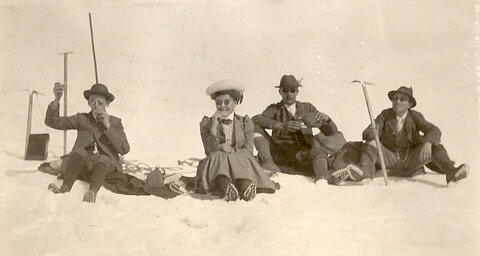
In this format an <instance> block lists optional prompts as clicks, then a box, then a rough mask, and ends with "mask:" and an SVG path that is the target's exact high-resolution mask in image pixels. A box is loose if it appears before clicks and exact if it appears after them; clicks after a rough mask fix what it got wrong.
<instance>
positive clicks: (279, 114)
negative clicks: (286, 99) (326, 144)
mask: <svg viewBox="0 0 480 256" xmlns="http://www.w3.org/2000/svg"><path fill="white" fill-rule="evenodd" d="M295 104H296V106H297V113H296V116H292V114H291V113H290V112H289V111H288V109H287V108H286V107H285V105H284V103H283V102H278V103H275V104H271V105H270V106H268V107H267V108H266V109H265V110H264V111H263V112H262V113H261V114H259V115H255V116H254V117H252V120H253V122H254V123H255V124H256V125H258V126H260V127H261V128H263V129H271V128H272V126H273V125H274V124H275V123H278V122H281V123H286V122H288V121H292V120H297V121H301V120H302V117H304V116H306V114H307V113H319V111H318V110H317V109H316V108H315V107H314V106H313V105H312V104H311V103H309V102H299V101H296V102H295ZM320 130H321V131H322V133H323V134H325V135H327V136H330V135H333V134H335V133H336V132H337V126H336V125H335V123H334V122H333V120H332V119H330V121H329V122H328V123H327V124H324V125H322V126H321V127H320ZM302 133H303V135H305V136H306V137H308V138H313V135H312V128H310V127H307V128H304V129H302ZM297 135H298V133H296V132H289V131H285V130H283V129H279V130H274V131H273V132H272V139H273V140H274V141H275V142H277V143H281V142H290V143H294V142H297V141H298V136H297Z"/></svg>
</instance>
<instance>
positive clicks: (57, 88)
mask: <svg viewBox="0 0 480 256" xmlns="http://www.w3.org/2000/svg"><path fill="white" fill-rule="evenodd" d="M63 88H65V86H64V85H63V84H60V83H59V82H56V83H55V85H54V86H53V95H55V100H54V102H55V103H57V104H58V103H59V101H60V99H61V98H62V95H63Z"/></svg>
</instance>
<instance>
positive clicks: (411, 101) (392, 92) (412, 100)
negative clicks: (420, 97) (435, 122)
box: [388, 90, 417, 108]
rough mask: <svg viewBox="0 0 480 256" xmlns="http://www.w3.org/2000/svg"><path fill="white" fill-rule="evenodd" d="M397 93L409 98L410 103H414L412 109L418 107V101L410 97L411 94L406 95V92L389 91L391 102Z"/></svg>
mask: <svg viewBox="0 0 480 256" xmlns="http://www.w3.org/2000/svg"><path fill="white" fill-rule="evenodd" d="M395 93H400V94H403V95H406V96H408V98H409V99H410V103H412V108H413V107H415V106H416V105H417V101H416V100H415V98H414V97H413V96H412V95H410V94H408V93H404V92H402V91H399V90H394V91H389V92H388V98H389V99H390V100H392V97H393V95H394V94H395Z"/></svg>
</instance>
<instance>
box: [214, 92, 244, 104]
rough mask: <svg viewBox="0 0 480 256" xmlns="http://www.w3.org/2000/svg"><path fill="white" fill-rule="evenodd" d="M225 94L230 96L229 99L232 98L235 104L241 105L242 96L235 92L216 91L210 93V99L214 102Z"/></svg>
mask: <svg viewBox="0 0 480 256" xmlns="http://www.w3.org/2000/svg"><path fill="white" fill-rule="evenodd" d="M225 94H228V95H230V97H232V98H233V100H234V101H235V102H236V103H237V104H240V103H242V101H243V95H242V94H240V92H238V91H237V90H221V91H217V92H214V93H212V95H211V96H210V97H211V98H212V100H215V99H216V98H217V97H218V96H220V95H225Z"/></svg>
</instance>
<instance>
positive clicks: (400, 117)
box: [397, 111, 408, 121]
mask: <svg viewBox="0 0 480 256" xmlns="http://www.w3.org/2000/svg"><path fill="white" fill-rule="evenodd" d="M407 114H408V111H405V114H403V115H402V116H397V120H402V121H404V120H405V118H407Z"/></svg>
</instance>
